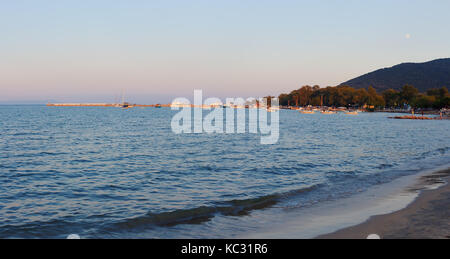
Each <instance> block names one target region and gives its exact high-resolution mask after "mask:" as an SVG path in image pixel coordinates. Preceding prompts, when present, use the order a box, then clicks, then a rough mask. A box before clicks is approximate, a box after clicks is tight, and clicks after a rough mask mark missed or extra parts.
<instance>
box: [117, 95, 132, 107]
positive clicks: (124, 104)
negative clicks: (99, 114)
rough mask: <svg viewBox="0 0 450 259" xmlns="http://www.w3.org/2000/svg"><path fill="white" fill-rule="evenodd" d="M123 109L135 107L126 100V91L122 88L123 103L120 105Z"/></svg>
mask: <svg viewBox="0 0 450 259" xmlns="http://www.w3.org/2000/svg"><path fill="white" fill-rule="evenodd" d="M119 107H121V108H122V109H129V108H133V107H134V106H133V105H131V104H129V103H128V102H125V95H124V91H123V90H122V104H120V106H119Z"/></svg>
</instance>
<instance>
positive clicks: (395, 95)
mask: <svg viewBox="0 0 450 259" xmlns="http://www.w3.org/2000/svg"><path fill="white" fill-rule="evenodd" d="M381 95H382V96H383V98H384V101H385V103H386V106H388V107H398V106H399V105H400V101H399V99H400V93H399V92H398V91H396V90H394V89H387V90H385V91H384V92H383V93H382V94H381Z"/></svg>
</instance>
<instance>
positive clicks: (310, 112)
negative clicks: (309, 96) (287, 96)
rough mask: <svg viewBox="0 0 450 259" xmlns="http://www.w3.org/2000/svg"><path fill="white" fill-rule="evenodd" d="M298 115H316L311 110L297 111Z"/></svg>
mask: <svg viewBox="0 0 450 259" xmlns="http://www.w3.org/2000/svg"><path fill="white" fill-rule="evenodd" d="M299 112H300V113H302V114H314V113H316V112H315V111H311V110H299Z"/></svg>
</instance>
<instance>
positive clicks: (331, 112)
mask: <svg viewBox="0 0 450 259" xmlns="http://www.w3.org/2000/svg"><path fill="white" fill-rule="evenodd" d="M320 113H322V114H336V112H334V111H321V112H320Z"/></svg>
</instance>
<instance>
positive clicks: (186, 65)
mask: <svg viewBox="0 0 450 259" xmlns="http://www.w3.org/2000/svg"><path fill="white" fill-rule="evenodd" d="M449 10H450V1H448V0H434V1H429V0H423V1H411V0H409V1H406V0H395V1H392V0H360V1H352V0H333V1H332V0H329V1H325V0H315V1H313V0H311V1H300V0H299V1H283V0H277V1H275V0H273V1H264V0H254V1H250V0H239V1H235V0H213V1H190V0H179V1H170V0H164V1H150V0H149V1H143V0H142V1H140V0H123V1H122V0H108V1H107V0H90V1H75V0H73V1H72V0H2V1H0V90H1V93H0V103H45V102H48V101H57V102H64V101H67V102H113V101H114V100H115V99H117V97H119V96H120V95H121V92H122V90H125V93H126V94H125V95H126V97H127V100H128V101H131V102H137V103H156V102H161V103H168V102H170V101H171V100H172V99H173V98H175V97H187V98H192V94H193V89H202V90H203V92H204V94H205V95H207V96H216V97H219V98H225V97H249V96H254V97H257V96H264V95H267V94H271V95H278V94H279V93H281V92H289V91H291V90H293V89H296V88H299V87H300V86H302V85H305V84H309V85H314V84H318V85H321V86H328V85H337V84H339V83H342V82H344V81H346V80H348V79H351V78H353V77H356V76H359V75H361V74H364V73H367V72H370V71H373V70H375V69H379V68H383V67H390V66H393V65H396V64H398V63H402V62H424V61H429V60H433V59H436V58H445V57H450V47H449V46H450V34H449V33H448V28H449V27H450V19H449V18H448V12H449Z"/></svg>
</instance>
